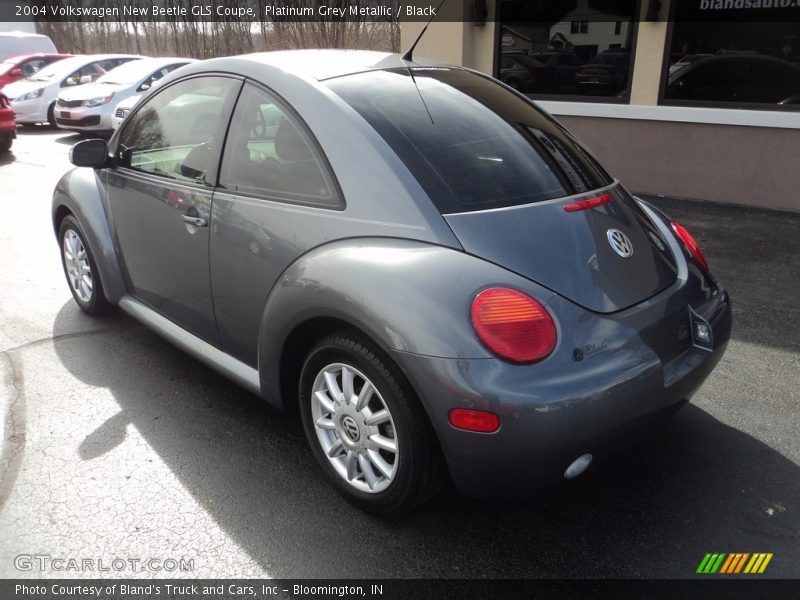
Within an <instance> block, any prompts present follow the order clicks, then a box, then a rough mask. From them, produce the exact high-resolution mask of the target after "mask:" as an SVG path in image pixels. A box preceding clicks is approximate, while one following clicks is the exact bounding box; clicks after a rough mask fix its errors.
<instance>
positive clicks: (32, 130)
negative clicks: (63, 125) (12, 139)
mask: <svg viewBox="0 0 800 600" xmlns="http://www.w3.org/2000/svg"><path fill="white" fill-rule="evenodd" d="M53 134H63V135H61V136H60V137H57V138H54V139H53V141H54V142H56V143H58V144H65V145H67V146H71V145H72V144H75V143H76V142H80V141H81V140H82V139H84V138H83V136H82V135H81V134H80V133H75V132H72V131H67V130H66V129H58V128H56V127H50V126H49V125H25V126H24V127H18V128H17V136H29V135H32V136H36V135H53Z"/></svg>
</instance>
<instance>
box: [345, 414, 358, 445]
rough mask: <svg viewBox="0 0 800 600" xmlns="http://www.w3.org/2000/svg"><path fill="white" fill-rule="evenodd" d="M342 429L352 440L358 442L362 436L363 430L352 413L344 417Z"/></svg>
mask: <svg viewBox="0 0 800 600" xmlns="http://www.w3.org/2000/svg"><path fill="white" fill-rule="evenodd" d="M342 431H344V434H345V435H346V436H347V438H348V439H349V440H350V441H351V442H357V441H358V438H360V437H361V431H360V430H359V428H358V423H356V420H355V419H354V418H353V417H351V416H350V415H347V416H345V417H344V418H343V419H342Z"/></svg>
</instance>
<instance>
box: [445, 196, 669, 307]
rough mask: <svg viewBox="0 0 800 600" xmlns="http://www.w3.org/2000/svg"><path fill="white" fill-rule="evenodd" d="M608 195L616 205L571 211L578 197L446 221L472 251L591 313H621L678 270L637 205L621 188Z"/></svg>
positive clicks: (663, 284) (449, 217) (662, 286)
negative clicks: (569, 206) (620, 249)
mask: <svg viewBox="0 0 800 600" xmlns="http://www.w3.org/2000/svg"><path fill="white" fill-rule="evenodd" d="M602 194H608V195H610V196H611V197H612V198H613V200H612V201H611V202H609V203H607V204H603V205H601V206H598V207H596V208H591V209H587V210H579V211H576V212H567V211H565V210H564V208H563V207H564V205H565V204H568V203H574V202H576V199H575V198H570V199H569V200H563V199H557V200H551V201H548V202H542V203H537V204H529V205H525V206H515V207H509V208H504V209H499V210H489V211H481V212H468V213H461V214H453V215H445V219H446V220H447V222H448V224H449V225H450V227H451V228H452V230H453V232H454V233H455V234H456V236H457V237H458V240H459V241H460V242H461V244H462V245H463V246H464V249H465V250H466V251H467V252H469V253H470V254H474V255H476V256H480V257H481V258H484V259H486V260H489V261H491V262H493V263H496V264H498V265H501V266H503V267H505V268H507V269H509V270H511V271H514V272H515V273H519V274H520V275H522V276H523V277H527V278H528V279H532V280H533V281H536V282H537V283H540V284H541V285H543V286H545V287H548V288H550V289H551V290H553V291H554V292H557V293H559V294H560V295H562V296H564V297H566V298H568V299H570V300H572V301H573V302H575V303H577V304H580V305H581V306H584V307H585V308H588V309H590V310H593V311H597V312H604V313H607V312H614V311H617V310H622V309H624V308H627V307H629V306H632V305H634V304H637V303H639V302H642V301H643V300H646V299H647V298H650V297H651V296H653V295H655V294H657V293H658V292H660V291H661V290H663V289H665V288H667V287H669V286H670V285H671V284H672V283H673V282H674V281H675V277H676V273H677V269H676V266H675V262H674V259H673V257H672V255H671V253H670V251H669V249H668V246H667V244H666V243H665V242H664V240H663V239H662V237H661V234H660V233H659V232H658V230H657V229H656V228H655V227H654V226H653V225H652V223H650V221H649V220H648V218H647V217H646V216H645V215H644V214H643V213H642V211H641V209H640V208H639V206H638V205H636V203H635V200H633V199H632V198H630V196H629V195H628V194H627V193H626V192H625V191H624V190H623V189H622V188H620V187H619V186H614V187H612V188H610V189H608V190H603V192H602ZM597 196H598V194H596V193H595V194H592V195H589V196H587V198H591V197H597ZM578 200H580V198H579V199H578ZM617 231H618V232H621V233H622V234H623V235H624V236H625V237H626V238H627V240H628V242H629V244H628V247H629V248H630V252H631V254H630V256H627V257H623V256H622V255H621V254H619V253H618V252H617V251H616V250H615V249H614V248H615V245H616V246H617V247H619V244H618V243H617V242H615V239H614V236H615V235H616V232H617ZM609 232H611V233H609ZM617 237H619V236H617ZM620 239H622V238H620ZM623 249H624V248H623ZM625 254H627V252H625Z"/></svg>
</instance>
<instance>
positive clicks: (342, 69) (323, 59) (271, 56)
mask: <svg viewBox="0 0 800 600" xmlns="http://www.w3.org/2000/svg"><path fill="white" fill-rule="evenodd" d="M230 58H236V59H239V60H245V61H249V62H252V63H254V64H263V65H269V66H272V67H276V68H279V69H281V70H284V71H287V72H289V73H294V74H297V75H305V76H307V77H311V78H313V79H316V80H317V81H323V80H325V79H332V78H334V77H341V76H343V75H351V74H354V73H363V72H365V71H375V70H380V69H392V68H402V67H405V66H420V65H428V64H432V63H430V62H429V61H424V60H422V61H420V60H414V61H413V62H407V61H404V60H403V59H402V58H401V57H400V55H399V54H393V53H391V52H377V51H373V50H281V51H278V52H258V53H254V54H243V55H240V56H236V57H230ZM222 60H225V59H211V60H207V61H203V62H205V63H206V64H207V65H208V66H211V64H212V63H213V62H215V61H222Z"/></svg>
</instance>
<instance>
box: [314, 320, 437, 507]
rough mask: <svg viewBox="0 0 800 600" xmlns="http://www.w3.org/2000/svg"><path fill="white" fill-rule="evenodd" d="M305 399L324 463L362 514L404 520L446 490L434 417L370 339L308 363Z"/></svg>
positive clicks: (321, 350) (332, 342)
mask: <svg viewBox="0 0 800 600" xmlns="http://www.w3.org/2000/svg"><path fill="white" fill-rule="evenodd" d="M351 377H352V379H351V383H349V384H348V383H346V382H345V378H347V379H349V378H351ZM368 386H370V387H368ZM348 390H349V391H348ZM365 390H366V392H365ZM299 393H300V413H301V417H302V421H303V427H304V429H305V433H306V437H307V438H308V441H309V443H310V445H311V448H312V451H313V453H314V456H315V458H316V459H317V462H319V464H320V466H321V467H322V470H323V471H324V472H325V474H326V475H327V476H328V478H329V479H330V481H331V482H332V483H333V485H334V486H335V487H336V489H337V490H338V491H339V492H340V493H341V494H342V495H343V496H344V497H345V498H347V499H348V500H349V501H350V502H351V503H353V504H354V505H356V506H357V507H359V508H361V509H363V510H365V511H367V512H370V513H372V514H376V515H381V516H394V515H399V514H402V513H404V512H407V511H409V510H411V509H413V508H414V507H416V506H419V505H420V504H422V503H423V502H425V501H426V500H428V499H430V498H431V497H432V496H433V495H435V494H436V493H437V492H438V491H439V490H440V489H441V488H442V485H443V483H444V482H445V480H446V475H445V466H444V459H443V457H442V454H441V450H440V448H439V444H438V441H437V439H436V436H435V433H434V432H433V428H432V427H431V425H430V422H429V421H428V418H427V415H426V414H425V411H424V409H423V408H422V405H421V404H420V402H419V399H418V398H417V396H416V394H415V393H414V391H413V389H412V388H411V386H410V384H409V383H408V382H407V381H406V379H405V377H404V376H403V375H402V373H401V372H400V370H399V369H398V368H397V366H396V365H394V364H393V363H392V362H391V360H389V359H388V357H387V356H386V355H385V354H384V353H383V352H381V351H380V349H378V348H377V346H375V344H373V343H372V342H371V341H369V340H368V339H366V338H364V337H363V336H361V335H359V334H358V333H357V332H342V333H338V334H334V335H331V336H329V337H326V338H325V339H323V340H322V341H320V342H319V343H318V344H317V345H316V346H314V348H313V349H312V350H311V352H310V353H309V354H308V357H307V358H306V361H305V364H304V366H303V369H302V372H301V375H300V386H299ZM348 394H349V396H350V398H349V399H345V396H347V395H348ZM337 396H338V398H337ZM360 405H361V406H360ZM392 447H394V450H392Z"/></svg>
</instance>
